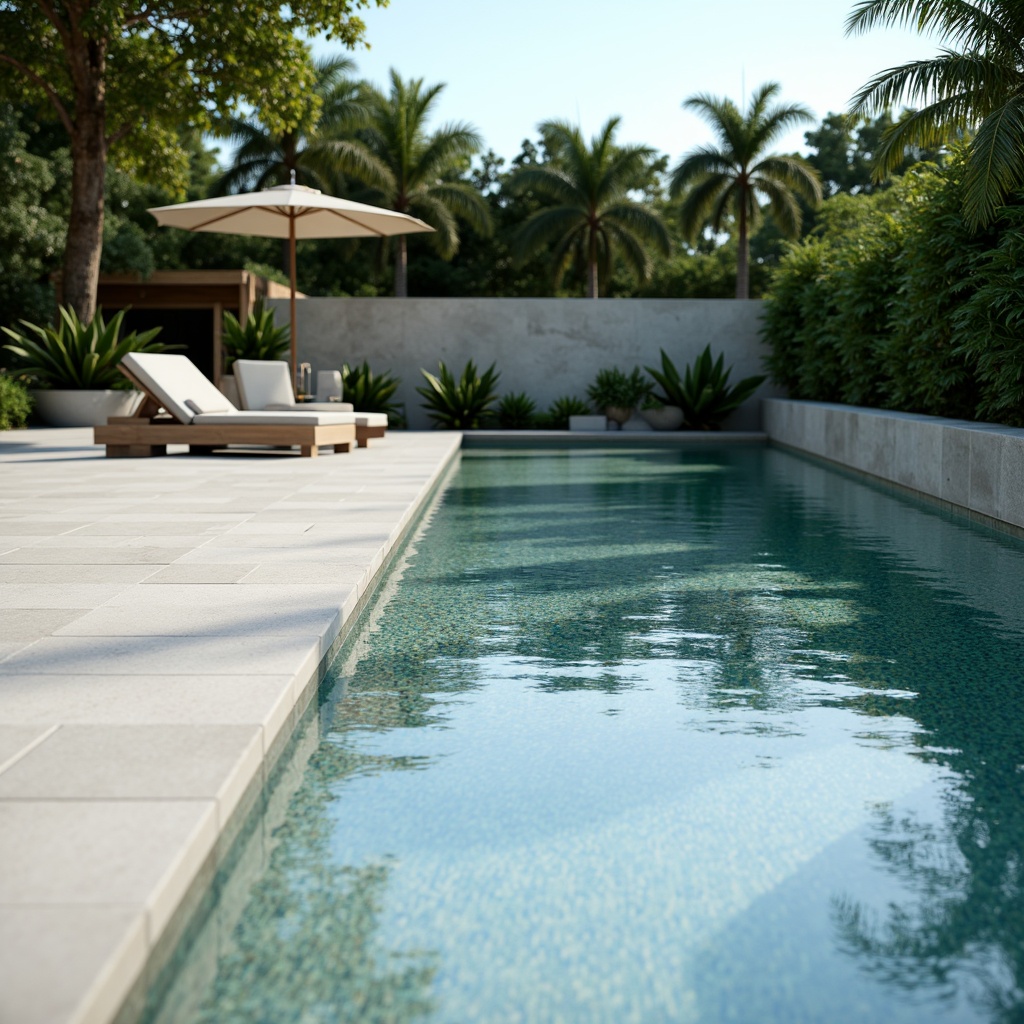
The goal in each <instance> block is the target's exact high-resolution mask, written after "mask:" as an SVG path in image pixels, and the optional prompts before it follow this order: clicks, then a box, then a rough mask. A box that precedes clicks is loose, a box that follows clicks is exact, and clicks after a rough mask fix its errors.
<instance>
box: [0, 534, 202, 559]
mask: <svg viewBox="0 0 1024 1024" xmlns="http://www.w3.org/2000/svg"><path fill="white" fill-rule="evenodd" d="M126 539H127V538H126ZM192 550H193V549H192V548H187V547H157V546H155V545H153V544H152V543H148V544H139V545H129V544H124V543H122V544H119V545H116V546H107V545H104V546H102V547H87V548H86V547H66V548H65V547H47V548H41V547H32V548H17V549H16V550H14V551H8V552H6V553H5V554H3V555H0V565H34V564H40V565H46V564H49V565H156V564H161V563H162V564H163V565H169V564H170V563H171V562H173V561H175V560H177V559H179V558H181V557H182V556H183V555H186V554H188V553H189V552H190V551H192Z"/></svg>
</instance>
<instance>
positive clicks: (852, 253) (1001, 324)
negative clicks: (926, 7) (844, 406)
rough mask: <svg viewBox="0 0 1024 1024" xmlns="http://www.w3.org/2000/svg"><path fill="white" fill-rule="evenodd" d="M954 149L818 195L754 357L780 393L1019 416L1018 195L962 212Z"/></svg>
mask: <svg viewBox="0 0 1024 1024" xmlns="http://www.w3.org/2000/svg"><path fill="white" fill-rule="evenodd" d="M963 187H964V186H963V157H962V154H954V156H953V158H952V159H951V160H950V161H949V163H948V164H947V166H945V167H943V168H942V169H938V168H935V167H928V166H926V167H922V168H918V169H915V170H913V171H911V172H909V173H907V174H906V175H904V177H903V178H901V179H899V180H898V181H897V182H895V183H894V184H893V185H892V186H891V187H890V188H888V189H886V190H884V191H881V192H878V193H875V194H874V195H871V196H840V197H835V198H833V199H829V200H827V201H826V202H825V204H824V205H823V207H822V210H821V213H820V218H819V229H818V232H819V236H820V237H818V238H816V239H812V240H810V241H808V242H805V243H802V244H801V245H799V246H794V247H792V248H791V249H790V250H789V252H788V253H787V254H786V255H785V256H784V257H783V259H782V261H781V262H780V265H779V268H778V270H777V271H776V273H775V276H774V278H773V281H772V287H771V290H770V292H769V295H768V296H767V301H766V304H765V317H764V336H765V338H766V340H767V341H768V343H769V346H770V348H771V355H770V356H769V358H768V360H767V366H768V369H769V371H770V372H771V375H772V377H773V379H774V380H775V381H776V382H778V383H779V384H782V385H783V386H784V387H786V388H787V390H788V391H789V394H790V395H791V396H792V397H793V398H803V399H809V400H812V401H838V402H847V403H850V404H856V405H868V406H876V407H880V408H890V409H900V410H902V411H905V412H920V413H927V414H930V415H935V416H949V417H954V418H962V419H990V420H996V421H998V422H1001V423H1005V424H1008V425H1012V426H1018V425H1024V383H1022V381H1024V335H1021V332H1020V326H1021V313H1020V310H1021V309H1022V308H1024V282H1022V281H1021V280H1019V278H1020V271H1019V267H1020V266H1021V265H1024V193H1017V194H1015V195H1014V196H1012V197H1011V201H1010V202H1009V203H1008V204H1006V205H1004V206H1002V207H1000V210H999V218H998V220H997V222H996V223H995V224H994V226H993V227H992V228H991V229H985V230H983V231H974V232H972V231H970V230H969V229H968V227H967V225H966V223H965V220H964V215H963V212H962V210H963V197H962V192H963Z"/></svg>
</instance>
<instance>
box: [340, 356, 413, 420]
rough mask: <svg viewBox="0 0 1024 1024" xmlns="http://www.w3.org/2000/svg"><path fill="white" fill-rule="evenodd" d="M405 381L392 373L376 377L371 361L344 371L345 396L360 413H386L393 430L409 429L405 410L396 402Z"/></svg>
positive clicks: (380, 374)
mask: <svg viewBox="0 0 1024 1024" xmlns="http://www.w3.org/2000/svg"><path fill="white" fill-rule="evenodd" d="M399 384H401V381H400V380H399V379H398V378H397V377H393V376H392V375H391V374H390V373H388V372H387V371H385V372H384V373H374V372H373V370H371V369H370V364H369V362H368V361H367V360H365V359H364V360H363V361H362V362H361V363H357V364H356V365H354V366H349V365H348V363H346V364H345V365H344V366H342V368H341V394H342V398H343V399H344V400H345V401H346V402H351V403H352V404H353V405H354V406H355V407H356V409H357V411H359V412H383V413H386V414H387V416H388V421H389V424H390V425H391V426H393V427H401V426H404V425H405V413H404V412H403V411H402V407H401V406H400V405H398V404H397V403H396V402H393V401H392V398H394V395H395V392H396V391H397V390H398V385H399Z"/></svg>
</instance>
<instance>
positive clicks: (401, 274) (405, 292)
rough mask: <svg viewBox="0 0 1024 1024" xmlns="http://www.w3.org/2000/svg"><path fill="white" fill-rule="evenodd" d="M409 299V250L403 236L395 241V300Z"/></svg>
mask: <svg viewBox="0 0 1024 1024" xmlns="http://www.w3.org/2000/svg"><path fill="white" fill-rule="evenodd" d="M408 297H409V248H408V245H407V244H406V238H405V235H399V236H398V238H396V239H395V298H396V299H406V298H408Z"/></svg>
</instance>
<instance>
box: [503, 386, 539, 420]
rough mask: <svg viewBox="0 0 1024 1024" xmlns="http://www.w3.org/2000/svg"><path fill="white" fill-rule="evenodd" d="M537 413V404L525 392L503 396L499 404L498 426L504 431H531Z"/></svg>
mask: <svg viewBox="0 0 1024 1024" xmlns="http://www.w3.org/2000/svg"><path fill="white" fill-rule="evenodd" d="M536 412H537V403H536V402H535V401H534V400H533V399H532V398H530V396H529V395H528V394H526V392H525V391H520V392H518V393H516V392H513V393H512V394H509V395H503V396H502V398H501V401H500V402H498V410H497V416H498V426H499V427H501V429H502V430H529V429H530V427H532V426H533V421H534V416H535V414H536Z"/></svg>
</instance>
